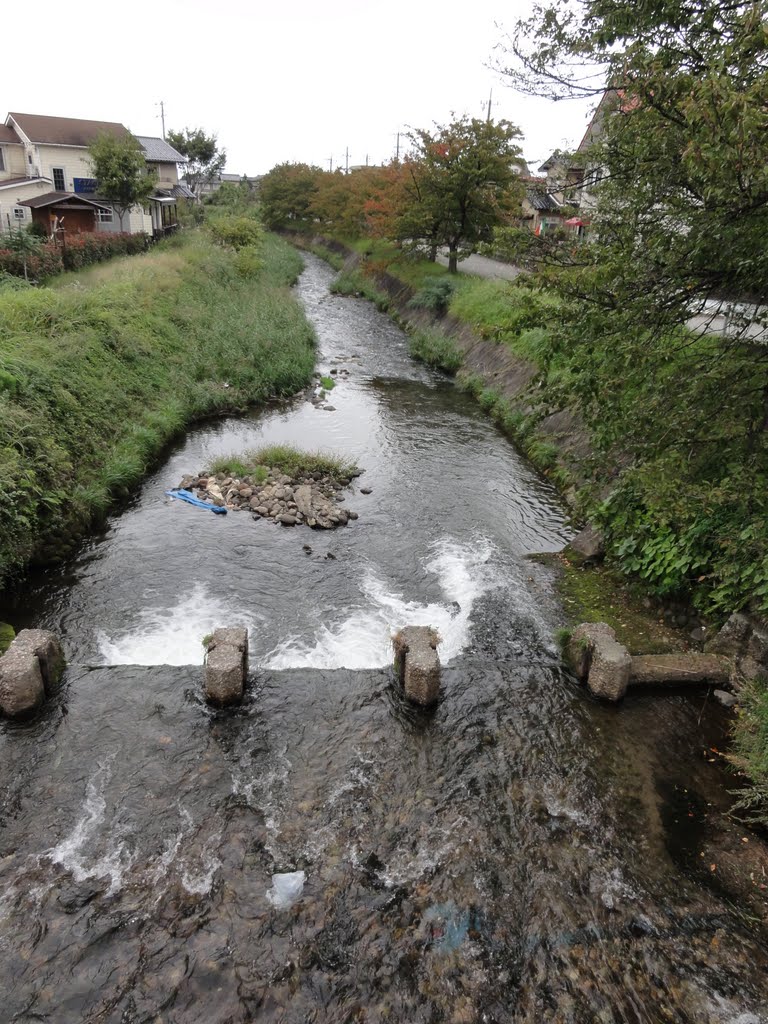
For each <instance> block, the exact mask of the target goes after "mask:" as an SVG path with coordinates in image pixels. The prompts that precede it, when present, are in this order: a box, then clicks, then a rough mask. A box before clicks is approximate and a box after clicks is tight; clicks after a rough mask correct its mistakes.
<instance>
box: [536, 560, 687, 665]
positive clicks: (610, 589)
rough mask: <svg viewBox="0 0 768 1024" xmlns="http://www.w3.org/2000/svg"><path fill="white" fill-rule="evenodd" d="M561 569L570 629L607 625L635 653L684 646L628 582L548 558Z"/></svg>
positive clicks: (559, 579)
mask: <svg viewBox="0 0 768 1024" xmlns="http://www.w3.org/2000/svg"><path fill="white" fill-rule="evenodd" d="M542 560H543V561H547V562H551V563H553V564H554V565H555V566H556V567H557V569H558V575H557V582H556V584H555V585H556V587H557V589H558V592H559V594H560V598H561V600H562V602H563V608H564V610H565V613H566V615H567V617H568V622H569V624H570V626H576V625H578V624H579V623H580V622H607V623H608V625H609V626H611V627H612V628H613V629H614V630H615V631H616V638H617V640H618V641H619V643H621V644H624V646H625V647H626V648H627V649H628V650H629V651H631V652H632V654H668V653H671V652H673V651H678V650H680V649H681V647H682V643H681V640H680V636H679V634H677V633H675V632H674V631H673V630H671V629H668V628H667V627H666V626H665V625H664V623H663V622H657V621H656V620H655V619H654V618H653V616H652V613H651V612H649V611H648V610H647V609H646V608H644V607H643V606H642V603H641V601H640V599H639V598H638V597H637V596H635V595H634V594H633V593H632V592H631V591H630V590H628V589H627V585H626V580H625V579H623V578H622V576H621V575H620V574H619V573H617V572H616V571H614V570H612V569H610V568H605V567H603V566H600V567H594V566H589V567H587V566H577V565H574V564H572V563H571V562H569V561H568V560H567V559H566V558H564V557H563V556H561V555H551V556H544V557H543V558H542Z"/></svg>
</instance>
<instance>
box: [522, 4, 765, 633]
mask: <svg viewBox="0 0 768 1024" xmlns="http://www.w3.org/2000/svg"><path fill="white" fill-rule="evenodd" d="M767 12H768V4H766V2H765V0H759V2H754V3H748V2H740V0H730V2H727V3H723V2H721V0H717V2H715V0H636V2H634V3H632V4H627V3H625V2H624V0H584V2H580V3H573V2H570V0H569V2H568V3H566V2H565V0H553V2H551V3H549V4H545V5H540V6H538V7H537V8H536V9H535V10H534V13H533V15H532V17H531V19H529V20H528V21H525V22H522V23H520V24H518V26H517V28H516V29H515V31H514V32H513V34H512V35H511V36H509V37H508V40H507V44H506V46H507V50H506V63H505V64H504V65H503V66H504V68H505V70H506V72H507V73H508V75H509V77H510V80H511V82H512V84H513V85H514V86H515V87H517V88H519V89H523V90H525V91H527V92H533V93H537V94H539V95H548V96H550V97H555V98H561V99H562V98H566V97H568V96H573V95H590V94H593V95H596V96H597V95H601V96H602V97H603V98H602V99H601V103H600V115H601V117H600V121H599V124H596V125H595V128H596V130H594V131H593V132H592V133H591V135H592V142H591V144H590V146H589V147H588V151H587V152H586V153H585V157H584V158H585V165H586V167H587V168H590V167H591V168H600V180H599V182H598V183H596V184H595V185H594V186H592V187H591V192H592V194H593V196H594V200H595V203H596V206H595V210H594V214H593V216H592V221H593V225H592V229H593V236H592V240H591V241H590V242H589V243H588V244H586V245H576V244H573V245H565V246H562V245H561V246H558V247H549V246H548V243H547V240H546V239H532V238H531V237H530V235H529V237H528V239H527V243H528V247H529V249H530V250H531V255H532V259H533V260H534V262H535V263H536V264H537V265H538V266H539V267H540V268H541V269H540V272H539V274H538V275H537V280H538V281H539V282H541V283H548V284H549V285H550V286H551V287H552V288H554V289H556V291H557V292H558V293H559V295H560V297H561V298H562V306H561V310H560V315H559V317H558V319H557V323H556V325H555V326H554V327H553V329H552V330H551V332H550V335H549V340H548V343H547V346H546V350H545V351H544V353H543V356H542V362H543V363H544V364H545V373H546V370H547V367H550V368H552V371H553V373H552V376H551V379H552V380H554V379H555V377H557V382H558V384H557V386H559V387H560V388H561V394H562V396H563V398H564V400H565V401H566V402H568V403H569V404H572V403H573V401H574V400H575V401H576V402H577V403H578V406H579V409H580V411H581V413H582V415H583V417H584V418H585V419H586V420H587V422H588V424H589V426H590V428H591V431H592V437H593V441H594V442H595V443H596V444H597V445H599V446H600V447H602V448H603V450H607V451H611V449H613V450H614V451H620V452H621V457H622V465H623V466H624V468H623V470H622V472H621V474H620V475H619V476H614V477H613V478H611V480H610V486H611V490H612V494H611V498H610V501H609V503H608V505H607V506H606V507H605V509H604V515H605V522H606V525H607V526H608V528H609V531H610V533H611V535H612V540H613V551H614V554H615V555H616V557H617V558H618V559H619V560H620V561H621V562H622V564H624V565H625V566H626V567H628V568H630V569H632V570H633V571H637V572H639V573H641V574H642V575H643V577H644V578H645V579H646V580H649V581H651V582H652V583H653V585H654V586H655V587H656V589H657V591H658V592H660V593H664V592H666V593H669V592H672V591H675V590H684V589H685V588H686V587H688V586H690V585H691V583H692V582H693V581H697V582H698V584H699V587H698V593H702V592H703V593H704V594H705V595H709V596H708V597H706V599H701V598H699V600H701V602H702V604H703V605H704V606H705V607H707V608H708V610H715V611H717V612H718V613H724V612H727V611H731V610H733V609H734V608H737V607H739V606H741V605H743V604H745V603H746V602H747V601H749V600H752V599H754V600H755V601H756V602H758V603H759V604H760V606H762V607H768V529H767V528H766V522H768V501H767V500H766V480H768V345H765V344H761V343H756V342H755V341H754V340H753V335H754V332H755V329H756V323H757V326H758V327H759V326H760V322H761V319H762V321H765V317H764V316H761V308H762V310H763V311H764V309H765V306H766V304H768V248H767V247H766V245H765V238H766V233H767V232H768V146H766V141H765V139H766V135H765V129H766V101H767V100H768V32H766V13H767ZM729 298H730V299H734V298H740V299H743V300H746V301H745V303H744V304H743V305H742V306H741V315H739V314H738V311H737V312H736V313H735V314H734V316H733V317H732V319H731V325H730V330H729V332H728V333H727V334H726V335H724V336H717V335H713V334H711V333H705V332H702V331H700V330H691V329H690V327H689V323H690V321H691V318H692V317H693V316H699V317H700V321H699V322H701V320H702V319H703V318H705V317H706V316H707V315H708V312H707V311H708V309H709V308H710V306H711V303H712V302H720V301H721V300H723V299H729ZM763 325H764V324H763ZM550 393H551V392H550ZM628 456H631V458H628ZM707 602H708V603H707Z"/></svg>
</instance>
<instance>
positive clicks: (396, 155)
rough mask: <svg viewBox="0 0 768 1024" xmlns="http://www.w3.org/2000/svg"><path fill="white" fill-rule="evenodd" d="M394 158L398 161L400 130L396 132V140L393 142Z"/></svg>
mask: <svg viewBox="0 0 768 1024" xmlns="http://www.w3.org/2000/svg"><path fill="white" fill-rule="evenodd" d="M395 160H396V161H397V162H398V163H399V162H400V132H398V133H397V142H396V143H395Z"/></svg>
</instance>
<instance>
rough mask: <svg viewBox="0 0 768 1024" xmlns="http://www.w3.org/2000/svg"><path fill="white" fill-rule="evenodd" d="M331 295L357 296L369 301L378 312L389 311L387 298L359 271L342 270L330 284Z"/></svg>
mask: <svg viewBox="0 0 768 1024" xmlns="http://www.w3.org/2000/svg"><path fill="white" fill-rule="evenodd" d="M331 292H332V294H333V295H359V296H362V297H363V298H366V299H369V300H370V301H371V302H372V303H373V304H374V305H375V306H376V308H377V309H378V310H381V312H382V313H385V312H386V311H387V310H388V309H389V296H388V295H386V294H385V292H383V291H381V290H380V289H378V288H377V287H376V285H375V284H374V283H373V281H372V280H371V279H370V277H368V276H367V275H366V274H365V273H364V272H363V271H362V270H360V269H354V270H352V269H349V270H342V271H341V272H340V273H339V275H338V277H336V278H335V279H334V280H333V281H332V282H331Z"/></svg>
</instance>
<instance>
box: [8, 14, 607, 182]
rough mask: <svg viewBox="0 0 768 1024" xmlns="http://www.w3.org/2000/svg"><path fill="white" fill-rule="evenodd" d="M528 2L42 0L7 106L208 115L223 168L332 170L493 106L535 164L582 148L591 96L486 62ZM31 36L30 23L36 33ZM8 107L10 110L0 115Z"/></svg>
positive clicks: (91, 113) (171, 122)
mask: <svg viewBox="0 0 768 1024" xmlns="http://www.w3.org/2000/svg"><path fill="white" fill-rule="evenodd" d="M527 7H528V2H527V0H507V2H503V0H465V2H464V3H459V2H458V0H387V2H385V3H376V4H372V3H366V2H365V0H288V2H283V3H280V0H270V2H268V3H265V2H258V0H257V2H253V3H247V2H243V0H224V2H221V3H216V2H214V0H205V2H202V0H164V2H163V3H157V2H154V3H150V2H149V0H132V2H131V3H130V4H129V5H128V7H126V6H125V4H124V3H123V2H121V3H116V2H115V0H102V3H100V4H99V5H98V14H97V16H96V17H86V18H85V20H84V19H83V18H80V17H78V16H73V17H69V16H67V15H63V16H62V7H61V3H60V2H58V0H57V2H56V3H55V4H54V3H53V2H52V0H38V2H37V3H36V4H35V6H34V21H35V23H36V24H40V25H45V26H46V28H45V31H44V37H45V39H44V42H43V43H42V44H41V45H40V46H38V45H37V44H36V43H33V42H32V41H31V39H32V37H31V36H29V35H28V33H27V37H28V38H26V42H24V43H21V44H19V45H14V46H5V47H4V48H3V58H2V76H1V78H0V80H1V81H2V83H3V85H4V92H5V109H6V110H16V111H21V112H23V113H29V114H52V115H56V116H62V117H84V118H93V119H97V120H105V121H121V122H122V123H123V124H125V125H127V126H128V127H129V128H130V129H131V130H132V131H134V132H136V133H137V134H139V135H160V134H161V125H160V111H159V105H158V101H159V100H164V101H165V107H166V127H167V128H175V129H179V128H183V127H185V126H189V127H190V128H196V127H202V128H203V129H204V130H205V131H206V132H207V133H208V134H211V133H215V134H216V135H217V136H218V140H219V144H220V145H222V146H223V147H224V148H225V149H226V151H227V168H226V169H227V171H229V172H233V173H237V174H242V173H247V174H261V173H263V172H265V171H267V170H269V169H270V167H272V166H274V165H275V164H276V163H280V162H282V161H284V160H301V161H305V162H307V163H314V164H318V165H319V166H322V167H325V168H327V167H328V166H329V163H328V161H329V158H330V157H333V165H334V167H337V166H339V165H341V166H343V165H344V159H345V149H346V147H349V154H350V164H358V163H365V159H366V156H368V158H369V160H370V162H371V163H380V162H382V161H384V160H387V159H389V158H390V157H392V156H393V155H394V149H395V135H396V132H397V131H398V129H400V130H401V131H406V130H407V128H408V126H413V127H418V128H430V127H432V125H433V123H434V122H438V123H445V122H447V121H449V120H450V118H451V113H452V112H455V113H456V114H459V115H460V114H463V113H468V114H470V115H472V116H477V117H484V116H485V111H486V107H485V104H486V103H487V100H488V95H489V93H490V91H491V89H493V102H494V105H493V117H494V118H496V119H498V118H507V119H508V120H510V121H512V122H513V123H515V124H517V125H519V126H520V127H521V128H522V130H523V133H524V136H525V139H524V142H523V151H524V154H525V156H526V158H527V159H528V160H529V162H530V163H531V164H532V165H533V166H534V167H535V166H537V165H538V163H540V162H541V161H542V160H543V159H545V158H546V157H547V156H548V155H549V153H550V152H551V151H552V150H553V149H555V148H557V147H561V148H563V147H568V146H574V145H576V144H577V143H578V142H579V140H580V138H581V136H582V134H583V132H584V129H585V127H586V124H587V120H588V111H589V109H590V107H591V105H592V104H591V103H587V102H583V101H578V102H577V101H570V102H561V103H551V102H548V101H544V100H536V99H531V98H528V97H523V96H520V95H518V94H517V93H515V92H513V91H512V90H511V89H509V88H508V87H507V86H505V85H504V84H503V80H502V79H500V78H499V76H498V75H496V74H495V73H494V72H492V71H491V70H489V69H488V68H487V67H486V66H485V65H486V64H488V63H489V62H490V61H491V59H492V55H493V48H494V45H495V44H496V43H498V42H499V40H500V39H501V37H502V31H501V29H500V28H497V27H495V22H498V23H500V24H501V25H506V26H507V27H508V28H511V27H512V24H513V23H514V21H515V20H516V18H517V17H519V16H521V14H524V13H525V11H526V9H527ZM32 36H34V32H33V33H32ZM4 114H5V111H3V116H4Z"/></svg>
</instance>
